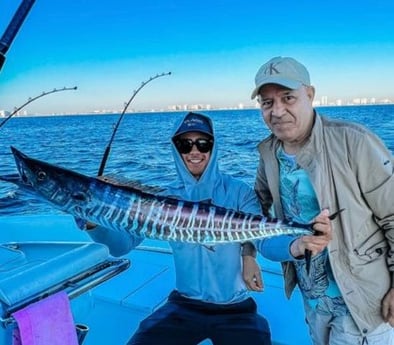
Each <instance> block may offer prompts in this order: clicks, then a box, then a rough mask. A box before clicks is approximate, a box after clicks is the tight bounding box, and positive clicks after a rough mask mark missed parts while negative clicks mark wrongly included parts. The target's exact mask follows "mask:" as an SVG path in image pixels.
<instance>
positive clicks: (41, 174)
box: [37, 170, 47, 181]
mask: <svg viewBox="0 0 394 345" xmlns="http://www.w3.org/2000/svg"><path fill="white" fill-rule="evenodd" d="M46 177H47V174H46V172H45V171H42V170H40V171H39V172H37V179H38V180H39V181H43V180H45V179H46Z"/></svg>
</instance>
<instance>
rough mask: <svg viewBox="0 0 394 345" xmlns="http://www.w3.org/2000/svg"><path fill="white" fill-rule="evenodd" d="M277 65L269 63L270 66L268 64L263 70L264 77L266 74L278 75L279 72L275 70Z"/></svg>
mask: <svg viewBox="0 0 394 345" xmlns="http://www.w3.org/2000/svg"><path fill="white" fill-rule="evenodd" d="M277 64H278V63H276V64H275V63H273V62H271V63H270V64H269V66H267V67H266V68H265V70H264V74H265V75H267V74H269V75H273V74H279V73H280V72H279V71H278V70H277V69H276V68H275V66H276V65H277Z"/></svg>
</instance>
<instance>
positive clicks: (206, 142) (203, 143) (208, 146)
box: [175, 138, 213, 154]
mask: <svg viewBox="0 0 394 345" xmlns="http://www.w3.org/2000/svg"><path fill="white" fill-rule="evenodd" d="M193 145H196V147H197V150H198V151H200V152H201V153H207V152H209V151H211V150H212V147H213V140H212V139H203V138H200V139H196V140H195V141H193V140H192V139H176V140H175V146H176V148H177V150H178V151H179V152H180V153H182V154H186V153H190V152H191V150H192V149H193Z"/></svg>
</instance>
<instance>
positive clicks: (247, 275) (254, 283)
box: [242, 255, 264, 291]
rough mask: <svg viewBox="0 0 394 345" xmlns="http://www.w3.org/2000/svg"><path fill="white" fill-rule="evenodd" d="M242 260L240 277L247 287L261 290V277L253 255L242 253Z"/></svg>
mask: <svg viewBox="0 0 394 345" xmlns="http://www.w3.org/2000/svg"><path fill="white" fill-rule="evenodd" d="M242 262H243V270H242V277H243V279H244V282H245V284H246V286H247V288H248V289H249V290H252V291H263V289H264V284H263V278H262V275H261V270H260V266H259V265H258V264H257V261H256V259H255V258H254V257H253V256H249V255H244V256H242Z"/></svg>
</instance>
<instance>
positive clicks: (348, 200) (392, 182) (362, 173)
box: [255, 114, 394, 335]
mask: <svg viewBox="0 0 394 345" xmlns="http://www.w3.org/2000/svg"><path fill="white" fill-rule="evenodd" d="M279 145H280V142H279V141H278V139H277V138H275V137H274V136H273V135H271V136H270V137H268V138H266V139H265V140H263V141H262V142H261V143H260V144H259V147H258V148H259V152H260V164H259V168H258V172H257V179H256V186H255V188H256V191H257V193H258V195H259V198H260V200H261V202H262V206H263V210H264V212H265V213H267V212H268V210H269V208H270V207H271V205H272V203H273V206H274V211H275V216H276V217H278V218H282V217H283V211H282V207H281V203H280V196H279V167H278V162H277V160H276V157H275V152H276V149H277V147H278V146H279ZM297 162H298V163H299V164H300V166H301V167H302V168H303V169H305V171H306V172H307V174H308V175H309V178H310V180H311V182H312V185H313V187H314V189H315V193H316V196H317V198H318V201H319V205H320V207H321V209H323V208H327V207H328V208H329V210H330V212H331V213H333V212H336V211H337V210H339V209H341V208H344V209H345V211H344V212H342V213H341V215H340V216H338V217H337V218H336V220H334V221H333V222H332V229H333V239H332V241H331V242H330V244H329V246H328V250H329V258H330V263H331V266H332V270H333V273H334V276H335V280H336V282H337V284H338V286H339V288H340V290H341V292H342V295H343V298H344V300H345V302H346V304H347V306H348V308H349V310H350V312H351V314H352V317H353V318H354V320H355V322H356V324H357V325H358V327H359V329H360V331H361V332H362V333H363V334H365V335H366V334H368V333H369V332H371V331H373V330H374V329H375V328H376V327H377V326H378V325H379V324H381V323H382V322H383V319H382V316H381V301H382V298H383V297H384V295H385V294H386V293H387V292H388V290H389V289H390V287H391V286H394V285H392V284H393V282H394V279H393V278H392V276H393V272H394V167H393V166H394V158H393V155H392V154H391V152H390V151H389V150H388V149H387V148H386V147H385V146H384V144H383V143H382V141H381V140H380V139H379V138H378V137H377V136H376V135H374V134H373V133H371V132H370V131H369V130H367V129H366V128H364V127H362V126H360V125H357V124H352V123H347V122H342V121H336V120H332V119H328V118H325V117H322V116H319V115H318V114H316V116H315V123H314V126H313V129H312V133H311V136H310V139H309V141H308V142H307V143H306V144H305V146H304V147H303V149H302V150H301V152H299V153H298V154H297ZM390 265H391V268H390V269H389V266H390ZM282 267H283V273H284V278H285V291H286V295H287V297H290V295H291V293H292V291H293V289H294V287H295V285H296V283H297V281H296V275H295V270H294V267H293V265H292V264H291V263H290V262H285V263H283V264H282ZM389 271H391V273H390V272H389Z"/></svg>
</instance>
